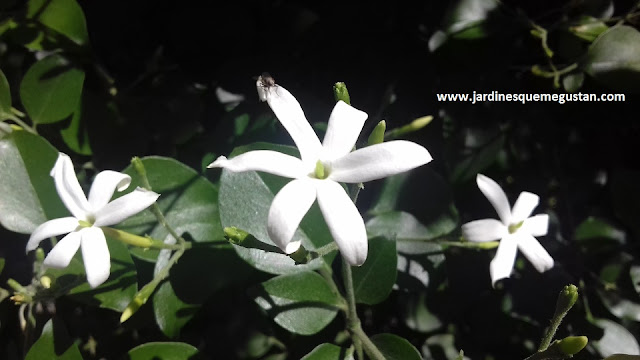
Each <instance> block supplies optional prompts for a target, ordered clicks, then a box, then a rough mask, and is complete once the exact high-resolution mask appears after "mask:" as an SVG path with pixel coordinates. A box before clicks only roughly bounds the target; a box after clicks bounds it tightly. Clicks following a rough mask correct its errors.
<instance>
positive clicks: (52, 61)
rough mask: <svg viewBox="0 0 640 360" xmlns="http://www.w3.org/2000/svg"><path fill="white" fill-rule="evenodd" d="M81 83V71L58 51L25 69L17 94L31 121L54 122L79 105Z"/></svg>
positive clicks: (82, 78)
mask: <svg viewBox="0 0 640 360" xmlns="http://www.w3.org/2000/svg"><path fill="white" fill-rule="evenodd" d="M83 83H84V71H82V70H80V69H77V68H74V67H73V66H72V65H71V64H70V63H69V61H68V60H67V59H65V58H64V57H62V56H61V55H57V54H56V55H51V56H48V57H46V58H44V59H42V60H40V61H38V62H36V63H35V64H33V65H32V66H31V67H30V68H29V70H27V73H26V74H25V75H24V78H23V79H22V83H21V84H20V98H21V99H22V104H23V105H24V107H25V109H26V110H27V113H28V114H29V116H30V117H31V120H33V122H34V123H36V124H48V123H54V122H57V121H60V120H62V119H64V118H66V117H68V116H69V115H71V114H72V113H73V112H74V111H75V110H76V109H77V108H78V104H79V103H80V96H81V95H82V84H83Z"/></svg>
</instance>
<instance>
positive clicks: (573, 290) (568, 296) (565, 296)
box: [538, 285, 578, 352]
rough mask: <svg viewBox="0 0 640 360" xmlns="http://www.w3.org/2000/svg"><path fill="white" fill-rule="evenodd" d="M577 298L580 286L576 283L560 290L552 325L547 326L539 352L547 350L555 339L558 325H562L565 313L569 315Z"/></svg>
mask: <svg viewBox="0 0 640 360" xmlns="http://www.w3.org/2000/svg"><path fill="white" fill-rule="evenodd" d="M577 300H578V288H577V287H576V286H575V285H567V286H565V287H564V289H562V291H560V294H559V295H558V300H557V302H556V311H555V313H554V314H553V318H552V319H551V325H549V327H548V328H547V331H546V333H545V334H544V337H543V338H542V341H541V342H540V346H539V347H538V351H539V352H540V351H544V350H547V348H548V347H549V344H551V340H553V337H554V336H555V334H556V331H557V330H558V327H559V326H560V323H562V319H564V317H565V315H567V313H568V312H569V310H571V308H572V307H573V305H574V304H575V303H576V301H577Z"/></svg>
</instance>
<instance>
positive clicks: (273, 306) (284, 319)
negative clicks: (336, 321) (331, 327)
mask: <svg viewBox="0 0 640 360" xmlns="http://www.w3.org/2000/svg"><path fill="white" fill-rule="evenodd" d="M250 295H251V296H252V297H253V299H254V301H255V302H256V303H257V304H258V305H259V306H260V307H261V308H262V309H263V310H264V311H266V312H267V315H269V317H271V318H273V320H274V321H275V322H276V323H277V324H278V325H280V326H282V327H283V328H285V329H287V330H289V331H290V332H292V333H295V334H301V335H311V334H315V333H317V332H318V331H320V330H322V329H323V328H324V327H325V326H327V325H328V324H329V323H330V322H331V321H332V320H333V318H335V316H336V314H337V311H338V307H337V306H338V301H339V300H338V299H339V298H338V296H337V295H336V294H334V293H333V292H332V291H331V287H330V286H329V284H327V282H326V281H325V280H324V279H323V278H322V276H320V275H318V274H317V273H315V272H312V271H305V272H299V273H296V274H290V275H280V276H278V277H275V278H273V279H270V280H267V281H265V282H263V283H262V284H261V285H260V286H259V287H257V288H253V289H252V290H251V291H250Z"/></svg>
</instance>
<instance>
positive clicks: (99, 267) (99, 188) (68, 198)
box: [27, 153, 160, 288]
mask: <svg viewBox="0 0 640 360" xmlns="http://www.w3.org/2000/svg"><path fill="white" fill-rule="evenodd" d="M51 176H52V177H53V180H54V183H55V185H56V190H57V191H58V195H59V196H60V199H62V202H63V203H64V205H65V206H66V207H67V209H69V212H71V215H73V216H72V217H64V218H59V219H53V220H49V221H47V222H45V223H42V224H41V225H40V226H38V227H37V228H36V229H35V230H34V231H33V233H32V234H31V237H30V238H29V242H28V243H27V251H31V250H34V249H35V248H37V247H38V244H39V243H40V242H41V241H42V240H44V239H46V238H50V237H53V236H58V235H62V234H66V233H68V235H66V236H65V237H64V238H62V240H60V242H58V243H57V244H56V245H55V246H54V247H53V249H51V251H50V252H49V254H48V255H47V257H46V258H45V259H44V265H46V266H49V267H52V268H65V267H67V265H69V262H71V259H72V258H73V256H74V255H75V253H76V252H77V251H78V248H82V258H83V260H84V267H85V270H86V272H87V281H88V282H89V285H91V287H93V288H95V287H96V286H99V285H100V284H102V283H103V282H105V281H106V280H107V278H109V270H110V269H111V257H110V254H109V249H108V248H107V242H106V239H105V236H104V233H103V232H102V229H100V227H101V226H110V225H114V224H117V223H119V222H121V221H122V220H124V219H126V218H128V217H130V216H132V215H134V214H137V213H139V212H140V211H142V210H144V209H145V208H147V207H148V206H149V205H151V204H153V203H154V202H155V201H156V199H157V198H158V196H160V195H159V194H156V193H155V192H153V191H148V190H145V189H142V188H137V189H135V190H134V191H132V192H130V193H129V194H126V195H124V196H122V197H120V198H118V199H116V200H113V201H111V202H109V200H110V199H111V196H112V195H113V192H114V191H115V190H116V189H117V190H118V191H123V190H124V189H126V188H127V187H129V184H130V183H131V177H130V176H129V175H126V174H122V173H119V172H116V171H110V170H105V171H102V172H100V173H99V174H98V175H96V178H95V180H94V181H93V185H92V186H91V190H90V191H89V199H88V200H87V197H86V196H85V194H84V192H83V191H82V188H81V187H80V184H79V183H78V179H77V178H76V174H75V171H74V170H73V163H71V159H70V158H69V156H67V155H66V154H63V153H60V154H59V156H58V160H57V161H56V163H55V165H54V166H53V169H52V170H51Z"/></svg>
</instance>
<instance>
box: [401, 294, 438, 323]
mask: <svg viewBox="0 0 640 360" xmlns="http://www.w3.org/2000/svg"><path fill="white" fill-rule="evenodd" d="M406 297H407V301H406V303H403V305H404V306H402V307H401V308H400V309H401V311H402V312H403V318H404V322H405V324H406V325H407V327H408V328H409V329H411V330H413V331H418V332H421V333H428V332H431V331H434V330H436V329H438V328H439V327H441V326H442V322H441V321H440V320H439V319H438V317H437V316H436V315H434V314H433V313H432V312H431V311H429V309H428V308H427V303H426V298H427V294H426V292H425V291H422V292H420V293H419V294H408V295H407V296H406Z"/></svg>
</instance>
